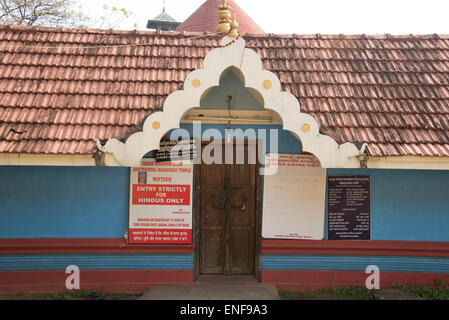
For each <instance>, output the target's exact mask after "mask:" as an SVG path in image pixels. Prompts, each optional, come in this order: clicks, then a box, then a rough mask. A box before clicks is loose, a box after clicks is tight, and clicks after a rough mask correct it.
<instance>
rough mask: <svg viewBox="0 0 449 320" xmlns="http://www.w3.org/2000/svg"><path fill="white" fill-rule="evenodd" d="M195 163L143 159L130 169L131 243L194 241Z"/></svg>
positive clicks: (187, 242) (181, 242) (184, 242)
mask: <svg viewBox="0 0 449 320" xmlns="http://www.w3.org/2000/svg"><path fill="white" fill-rule="evenodd" d="M192 184H193V164H192V163H191V162H190V161H178V162H155V161H151V160H149V159H145V160H144V161H142V166H141V167H139V168H132V169H131V171H130V202H129V240H128V241H129V243H135V244H191V243H192Z"/></svg>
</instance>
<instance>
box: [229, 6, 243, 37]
mask: <svg viewBox="0 0 449 320" xmlns="http://www.w3.org/2000/svg"><path fill="white" fill-rule="evenodd" d="M238 29H239V24H238V23H237V17H236V14H235V12H234V19H232V22H231V31H229V33H228V37H229V38H232V39H237V38H238V37H239V36H240V34H239V30H238Z"/></svg>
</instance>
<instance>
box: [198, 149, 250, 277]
mask: <svg viewBox="0 0 449 320" xmlns="http://www.w3.org/2000/svg"><path fill="white" fill-rule="evenodd" d="M234 150H235V149H234ZM245 150H246V147H245ZM223 152H224V150H223ZM247 162H248V161H247V157H245V161H244V164H220V165H215V164H213V165H206V164H202V165H201V169H200V170H201V172H200V174H201V177H200V184H201V187H200V190H201V191H200V192H201V195H200V197H201V210H200V231H199V233H200V249H199V255H200V259H199V261H200V263H199V267H200V270H199V271H200V274H218V275H223V274H230V275H231V274H232V275H237V274H254V264H255V236H256V234H255V230H256V223H255V211H256V206H255V192H256V165H255V164H247ZM234 163H235V162H234Z"/></svg>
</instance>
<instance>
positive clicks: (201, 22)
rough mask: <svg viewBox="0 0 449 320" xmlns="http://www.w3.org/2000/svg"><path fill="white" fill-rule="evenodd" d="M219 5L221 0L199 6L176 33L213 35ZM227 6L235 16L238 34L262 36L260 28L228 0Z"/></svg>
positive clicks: (212, 0) (209, 0) (236, 5)
mask: <svg viewBox="0 0 449 320" xmlns="http://www.w3.org/2000/svg"><path fill="white" fill-rule="evenodd" d="M219 4H221V0H207V1H206V2H205V3H203V4H202V5H201V7H199V8H198V9H197V10H196V11H195V12H194V13H193V14H192V15H191V16H190V17H188V18H187V20H186V21H184V22H183V23H181V24H180V25H179V26H178V27H177V28H176V31H188V32H206V31H208V32H212V33H215V32H216V29H217V23H218V22H217V21H218V17H217V14H218V5H219ZM228 4H229V6H230V7H231V12H232V13H235V14H236V17H237V21H238V24H239V32H240V33H241V34H244V33H254V34H263V33H264V31H263V30H262V28H260V27H259V26H258V25H257V23H255V22H254V20H253V19H251V18H250V16H248V15H247V14H246V12H245V11H243V10H242V8H240V7H239V6H238V4H237V3H235V2H234V1H232V0H228Z"/></svg>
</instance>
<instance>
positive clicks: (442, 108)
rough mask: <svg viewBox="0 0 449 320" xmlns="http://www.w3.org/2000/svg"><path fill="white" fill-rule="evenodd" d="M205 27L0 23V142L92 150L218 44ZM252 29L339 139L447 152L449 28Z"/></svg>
mask: <svg viewBox="0 0 449 320" xmlns="http://www.w3.org/2000/svg"><path fill="white" fill-rule="evenodd" d="M199 36H201V35H200V34H198V33H193V34H190V33H177V32H175V33H173V32H172V33H170V32H149V31H145V32H127V31H99V30H70V29H53V28H42V27H8V26H1V27H0V152H13V153H17V152H21V153H52V154H91V153H94V152H95V143H94V138H99V139H101V140H103V141H104V140H107V139H109V138H111V137H123V136H125V135H126V134H127V132H129V131H130V130H133V128H135V125H136V124H137V123H139V122H140V121H142V119H144V118H145V116H146V115H148V114H149V113H150V112H151V111H152V110H154V109H155V108H159V107H160V106H161V105H162V103H163V101H164V99H165V98H166V97H167V95H168V94H169V93H171V92H173V91H175V90H177V89H179V88H180V87H181V86H182V83H183V81H184V79H185V77H186V76H187V74H188V73H189V72H191V71H192V70H194V69H197V68H201V67H202V61H203V58H204V57H205V55H206V53H207V52H209V51H210V50H211V49H213V48H216V47H218V45H219V40H220V37H216V36H211V35H204V34H203V35H202V36H203V37H202V38H197V37H199ZM191 37H196V38H197V39H190V40H189V38H191ZM245 39H246V43H247V47H248V48H251V49H254V50H255V51H257V52H258V53H259V55H260V56H261V57H262V60H263V64H264V68H266V69H268V70H271V71H273V72H274V73H276V74H277V75H278V76H279V78H280V80H281V82H282V85H283V90H286V91H289V92H291V93H292V94H294V95H295V96H296V97H297V98H298V99H299V102H300V105H301V108H302V111H303V112H308V113H310V114H311V115H313V116H314V117H315V118H316V120H317V121H318V122H319V123H320V124H321V131H322V132H323V133H325V134H328V135H330V136H332V137H333V138H335V139H336V140H337V141H338V142H340V143H342V142H347V141H349V142H359V143H363V142H367V143H368V144H369V147H368V151H369V153H370V154H371V155H373V156H400V155H417V156H449V132H448V128H449V36H406V37H405V36H401V37H391V36H319V35H315V36H299V35H285V36H278V35H257V36H256V35H247V36H245ZM127 44H139V46H134V47H131V46H125V47H109V48H96V47H95V46H105V45H127ZM24 45H26V46H34V47H33V48H25V47H21V46H24ZM36 46H43V47H42V48H36ZM80 46H93V47H92V48H90V49H82V48H79V47H80Z"/></svg>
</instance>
